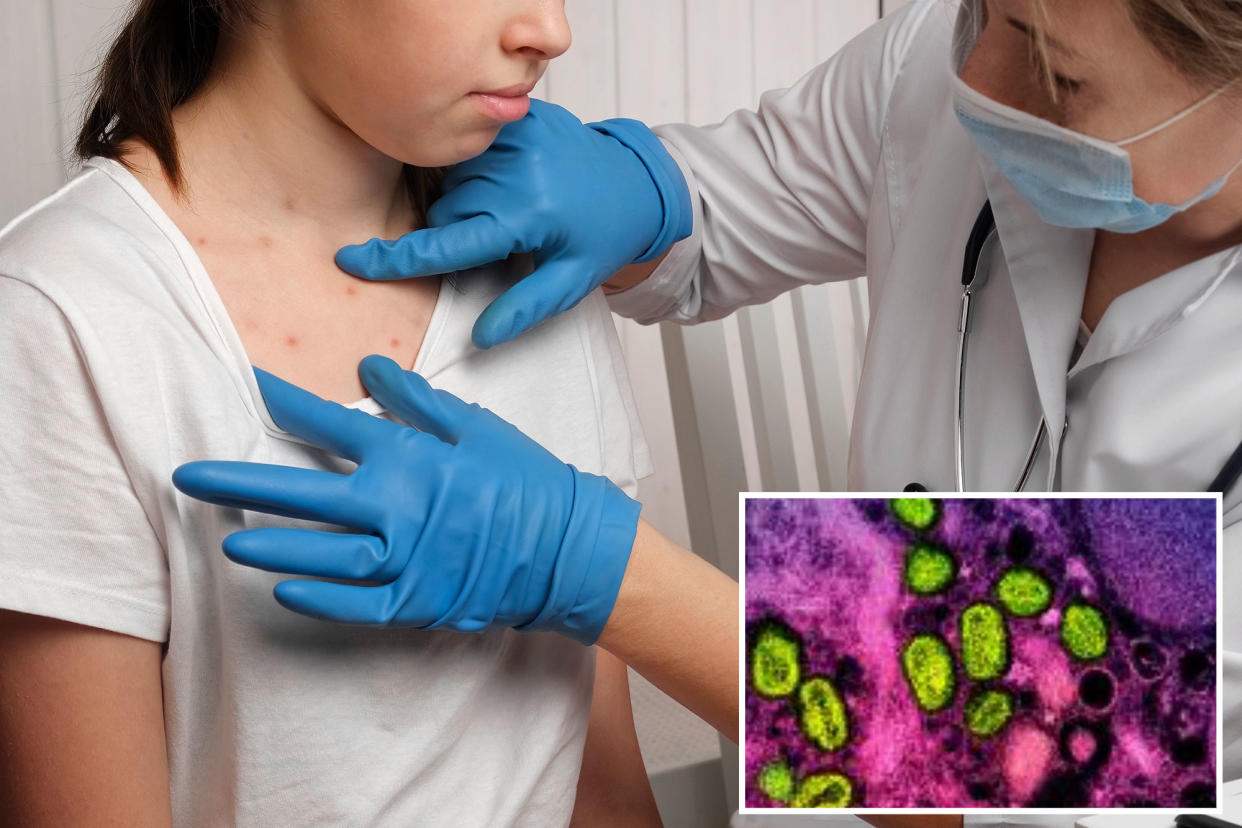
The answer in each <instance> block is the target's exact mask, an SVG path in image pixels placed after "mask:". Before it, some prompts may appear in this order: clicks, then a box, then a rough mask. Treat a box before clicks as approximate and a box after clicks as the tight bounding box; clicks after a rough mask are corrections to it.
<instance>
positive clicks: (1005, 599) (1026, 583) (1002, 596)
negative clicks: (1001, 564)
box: [996, 566, 1052, 618]
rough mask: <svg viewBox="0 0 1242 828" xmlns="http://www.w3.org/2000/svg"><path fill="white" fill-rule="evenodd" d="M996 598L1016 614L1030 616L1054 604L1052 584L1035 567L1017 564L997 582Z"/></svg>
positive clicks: (1022, 616) (1021, 616)
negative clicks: (1030, 567) (1029, 567)
mask: <svg viewBox="0 0 1242 828" xmlns="http://www.w3.org/2000/svg"><path fill="white" fill-rule="evenodd" d="M996 600H998V601H1000V602H1001V605H1002V606H1003V607H1004V608H1005V609H1007V610H1009V611H1010V612H1011V613H1013V614H1014V615H1016V616H1018V617H1020V618H1030V617H1031V616H1033V615H1039V614H1040V613H1041V612H1043V611H1044V610H1046V609H1048V607H1049V606H1051V605H1052V584H1050V583H1049V582H1048V579H1047V578H1045V577H1044V576H1043V575H1040V574H1039V573H1038V572H1036V571H1035V570H1033V569H1028V568H1026V567H1025V566H1015V567H1013V568H1012V569H1009V570H1006V571H1005V574H1004V575H1001V577H1000V580H999V581H997V582H996Z"/></svg>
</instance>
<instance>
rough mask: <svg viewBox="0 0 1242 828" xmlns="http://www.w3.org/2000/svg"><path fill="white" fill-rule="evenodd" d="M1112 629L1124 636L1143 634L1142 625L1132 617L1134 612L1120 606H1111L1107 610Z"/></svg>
mask: <svg viewBox="0 0 1242 828" xmlns="http://www.w3.org/2000/svg"><path fill="white" fill-rule="evenodd" d="M1108 614H1109V618H1110V620H1111V621H1112V624H1113V629H1114V630H1116V631H1117V632H1119V633H1121V634H1122V635H1123V636H1125V637H1126V638H1137V637H1138V636H1140V635H1142V634H1143V628H1142V625H1140V624H1139V622H1138V619H1136V618H1135V617H1134V613H1132V612H1130V611H1129V610H1128V609H1126V608H1125V607H1122V606H1113V607H1110V608H1109V611H1108Z"/></svg>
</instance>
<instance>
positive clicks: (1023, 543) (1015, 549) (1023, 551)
mask: <svg viewBox="0 0 1242 828" xmlns="http://www.w3.org/2000/svg"><path fill="white" fill-rule="evenodd" d="M1034 550H1035V536H1034V535H1032V534H1031V530H1030V529H1027V528H1026V527H1025V526H1021V525H1019V526H1015V527H1014V528H1013V529H1012V530H1011V531H1010V532H1009V540H1008V542H1006V544H1005V554H1007V555H1008V556H1009V559H1010V560H1011V561H1013V562H1014V563H1023V562H1025V561H1026V560H1027V558H1029V557H1031V552H1033V551H1034Z"/></svg>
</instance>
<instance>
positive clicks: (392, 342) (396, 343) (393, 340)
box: [388, 336, 401, 348]
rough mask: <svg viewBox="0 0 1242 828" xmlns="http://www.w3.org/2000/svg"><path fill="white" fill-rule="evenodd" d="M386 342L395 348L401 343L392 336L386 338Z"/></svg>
mask: <svg viewBox="0 0 1242 828" xmlns="http://www.w3.org/2000/svg"><path fill="white" fill-rule="evenodd" d="M388 344H389V345H391V346H392V347H394V348H396V347H398V346H399V345H400V344H401V340H400V339H397V338H396V337H395V336H394V337H393V338H392V339H390V340H388Z"/></svg>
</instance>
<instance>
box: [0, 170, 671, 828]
mask: <svg viewBox="0 0 1242 828" xmlns="http://www.w3.org/2000/svg"><path fill="white" fill-rule="evenodd" d="M521 275H522V271H521V270H520V268H518V267H517V266H514V265H503V266H501V265H497V266H492V267H490V268H486V269H480V270H475V271H469V272H464V273H462V274H460V275H459V278H458V284H457V288H456V289H455V288H454V287H453V286H451V285H450V284H448V282H447V281H446V282H444V284H443V287H442V288H441V290H440V294H439V298H438V301H437V304H436V306H435V311H434V313H433V315H432V317H431V321H430V325H429V328H428V330H427V333H426V338H425V340H424V342H423V345H422V349H421V351H420V353H419V354H418V358H417V360H416V363H415V365H414V366H413V367H414V368H415V369H416V370H418V371H419V372H420V373H422V374H423V375H424V376H425V377H426V378H427V379H428V381H429V382H430V383H431V384H432V385H433V386H435V387H439V388H444V389H446V390H448V391H451V392H452V393H454V394H456V395H458V396H459V397H462V398H463V399H465V400H467V401H472V402H479V403H480V404H482V405H485V406H486V407H488V408H490V409H492V410H493V411H495V412H496V413H497V414H499V415H500V416H502V417H504V418H506V419H508V420H509V421H510V422H512V423H514V424H515V425H516V426H517V427H519V428H521V429H522V430H523V431H525V432H526V433H527V434H528V435H530V436H531V437H532V438H534V439H536V440H538V441H539V442H540V443H542V444H543V445H544V446H546V447H547V448H548V449H549V450H550V451H551V452H553V453H554V454H556V455H557V456H558V457H560V458H561V459H562V460H564V461H566V462H570V463H573V464H574V465H576V466H577V467H578V468H580V469H582V470H584V471H589V472H593V473H597V474H604V475H607V476H609V477H610V478H612V480H613V481H615V482H616V483H617V484H618V485H619V486H621V487H622V488H623V489H624V490H625V491H626V492H627V493H629V494H630V495H631V496H632V495H634V494H635V492H636V485H635V484H636V481H637V480H638V479H639V478H641V477H644V476H646V475H647V474H650V472H651V463H650V459H649V454H648V450H647V445H646V443H645V441H644V439H643V435H642V430H641V426H640V424H639V422H638V418H637V415H636V409H635V406H634V402H633V399H632V397H631V391H630V387H629V383H628V378H627V376H626V371H625V364H624V362H623V359H622V354H621V350H620V345H619V343H618V341H617V337H616V331H615V328H614V327H613V322H612V318H611V316H610V314H609V312H608V309H607V305H606V304H605V302H604V300H603V297H602V295H601V294H600V293H599V292H596V293H593V294H592V295H590V296H588V297H587V298H586V299H585V300H584V301H583V302H582V303H581V304H580V305H579V306H578V307H577V308H575V309H574V310H572V311H569V312H568V313H565V314H562V315H561V316H559V317H557V318H555V319H553V320H552V321H550V322H548V323H547V324H545V325H543V326H541V327H539V328H537V329H535V330H533V331H531V332H529V333H528V334H526V335H524V336H522V337H520V338H519V339H517V340H516V341H514V342H511V343H508V344H506V345H502V346H498V347H496V348H493V349H490V350H488V351H479V350H476V349H475V348H474V347H473V346H472V345H471V343H470V329H471V325H472V324H473V322H474V319H475V317H476V316H477V315H478V313H479V312H480V311H481V310H482V309H483V308H484V307H485V306H486V305H487V304H488V302H489V301H490V300H491V299H492V298H494V297H495V296H496V295H498V294H499V292H500V291H501V290H502V289H503V288H504V287H505V286H506V285H507V284H510V283H512V282H513V281H514V280H516V279H517V278H520V276H521ZM255 278H262V274H261V273H256V274H255ZM0 308H3V311H2V312H0V366H3V369H2V371H0V424H2V428H3V440H2V448H0V475H3V479H4V481H5V483H4V496H3V497H0V527H3V528H2V530H0V607H4V608H8V609H13V610H18V611H22V612H28V613H35V614H39V615H44V616H51V617H55V618H60V619H64V620H67V621H73V622H77V623H80V624H87V625H90V626H94V627H102V628H105V629H109V630H114V631H116V632H120V633H125V634H128V635H132V636H137V637H139V638H143V639H148V640H151V641H158V642H164V643H165V644H166V654H165V657H164V661H163V681H164V716H165V726H166V729H167V747H168V759H169V770H170V777H171V778H170V785H171V791H172V803H173V814H174V821H175V823H176V824H177V825H185V826H189V825H207V824H211V825H231V824H241V825H367V826H382V825H391V826H409V825H415V824H418V825H433V824H434V825H452V826H460V825H489V826H490V825H509V824H516V825H531V826H541V828H542V826H549V825H559V824H565V823H566V822H568V819H569V815H570V812H571V810H572V808H573V802H574V794H575V786H576V784H577V779H578V771H579V767H580V764H581V754H582V747H583V742H584V737H585V733H586V727H587V716H588V712H589V706H590V697H591V688H592V681H593V676H594V663H595V662H594V656H595V650H594V649H593V648H584V647H582V646H580V645H578V644H577V643H575V642H573V641H571V640H569V639H566V638H562V637H560V636H557V635H555V634H551V633H531V634H520V633H517V632H514V631H512V630H503V631H502V630H496V631H492V632H488V633H485V634H478V635H464V634H458V633H453V632H445V631H435V632H425V631H417V630H399V629H398V630H382V629H373V628H364V627H350V626H342V625H336V624H331V623H325V622H321V621H316V620H312V619H309V618H305V617H303V616H300V615H297V614H295V613H292V612H289V611H287V610H285V609H283V608H282V607H280V606H279V605H278V604H277V603H276V602H275V600H274V599H273V598H272V587H273V585H274V584H275V583H276V582H277V581H279V580H283V579H284V578H287V577H289V576H283V575H279V574H276V573H268V572H262V571H259V570H256V569H251V568H249V567H245V566H239V565H236V564H233V563H232V562H230V561H229V560H228V559H226V558H225V557H224V554H223V552H222V551H221V549H220V544H221V541H222V540H223V539H224V537H225V536H226V535H228V534H230V533H231V532H234V531H237V530H239V529H243V528H251V527H258V526H277V525H285V526H288V525H299V526H316V527H317V528H331V527H323V526H318V525H316V524H309V523H303V522H296V521H288V520H284V519H281V518H275V517H271V516H268V515H264V514H259V513H253V512H243V511H240V510H237V509H224V508H219V507H216V506H211V505H208V504H206V503H202V502H200V501H196V500H194V499H192V498H188V497H186V496H184V495H182V494H181V493H180V492H178V491H177V490H176V489H174V488H173V486H172V483H171V481H170V475H171V474H172V471H173V469H175V468H176V467H177V466H179V465H180V464H182V463H185V462H187V461H190V460H198V459H214V460H246V461H253V462H262V463H275V464H281V465H291V466H301V467H305V468H315V469H325V470H335V471H348V470H350V469H352V468H353V465H352V464H351V463H349V462H348V461H345V460H342V459H340V458H337V457H334V456H331V455H328V454H327V453H325V452H323V451H321V450H319V449H318V448H315V447H313V446H311V445H309V444H307V443H305V442H304V441H302V440H300V439H298V438H295V437H293V436H292V435H290V434H287V433H286V432H284V431H282V430H281V429H280V428H278V427H277V426H276V425H275V423H274V422H273V421H272V419H271V417H270V415H269V414H268V412H267V409H266V408H265V407H264V405H263V400H262V396H261V394H260V393H259V390H258V386H257V385H256V383H255V379H254V375H253V373H252V371H251V368H250V362H249V359H248V358H247V356H246V354H245V351H244V350H243V348H242V344H241V341H240V339H239V337H238V334H237V331H236V330H235V329H234V327H233V325H232V323H231V322H230V320H229V317H228V315H227V313H226V312H225V308H224V305H223V303H222V302H221V300H220V297H219V296H218V294H217V293H216V291H215V288H214V287H213V285H212V282H211V281H210V279H209V278H208V276H207V274H206V272H205V271H204V270H203V266H202V263H201V262H200V261H199V259H198V257H197V256H196V254H195V253H194V250H193V248H192V247H191V245H190V244H189V242H188V241H187V240H186V239H185V237H184V236H183V235H182V234H181V233H180V232H179V231H178V229H177V228H176V226H175V225H174V224H173V223H172V221H171V220H170V219H169V217H168V216H167V214H165V213H164V212H163V211H162V210H161V209H160V207H159V206H158V205H157V203H156V202H155V201H154V199H152V198H151V196H150V194H149V193H147V191H146V190H145V189H144V188H143V187H142V186H141V185H140V184H139V183H138V181H137V179H135V178H134V177H133V176H132V175H131V174H130V173H129V172H128V171H127V170H125V168H124V167H122V166H121V165H120V164H118V163H116V162H114V161H109V160H106V159H102V158H96V159H92V160H91V161H89V162H88V163H87V164H86V165H85V167H84V169H83V170H82V172H81V173H80V174H79V175H78V176H77V177H75V178H74V179H73V180H72V181H70V182H69V183H67V184H66V185H65V186H64V187H62V188H61V189H60V190H59V191H58V192H57V193H55V194H54V195H52V196H50V197H48V198H47V199H45V200H44V201H43V202H41V203H40V204H38V205H36V206H35V207H33V208H32V209H31V210H29V211H27V212H26V213H25V214H24V215H22V216H20V217H18V218H17V219H16V220H14V221H13V222H12V223H10V224H9V225H8V226H7V227H6V228H5V229H4V230H3V231H0ZM354 407H358V408H362V409H363V410H366V411H368V412H371V413H378V412H382V409H381V408H380V407H379V406H378V405H377V404H376V403H375V402H374V400H371V399H370V398H368V399H366V400H362V401H360V402H359V403H355V404H354ZM503 461H504V458H497V462H503ZM412 471H413V470H412Z"/></svg>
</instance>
